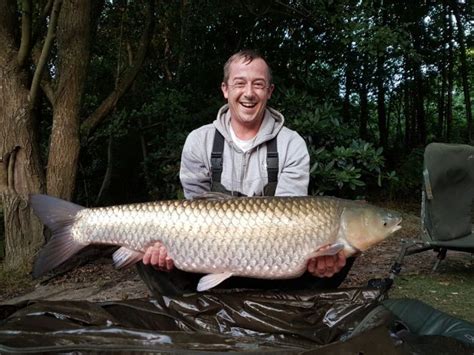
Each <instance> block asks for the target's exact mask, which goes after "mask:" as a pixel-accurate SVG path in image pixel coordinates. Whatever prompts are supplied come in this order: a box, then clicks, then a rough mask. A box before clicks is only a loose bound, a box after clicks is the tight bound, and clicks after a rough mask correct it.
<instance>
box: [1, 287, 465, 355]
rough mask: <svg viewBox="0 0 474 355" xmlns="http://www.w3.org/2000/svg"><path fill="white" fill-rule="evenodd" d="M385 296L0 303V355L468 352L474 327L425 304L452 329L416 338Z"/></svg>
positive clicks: (368, 291)
mask: <svg viewBox="0 0 474 355" xmlns="http://www.w3.org/2000/svg"><path fill="white" fill-rule="evenodd" d="M382 296H383V295H381V293H380V291H379V290H378V289H375V288H356V289H341V290H336V291H329V292H315V291H311V292H308V291H301V292H291V293H288V292H286V293H279V292H268V291H266V292H245V291H238V290H233V291H228V292H209V293H200V294H189V295H184V296H173V297H165V296H163V297H156V298H152V299H136V300H127V301H115V302H96V303H93V302H87V301H25V302H21V303H18V304H13V305H3V306H0V353H6V352H9V353H47V352H63V353H71V352H72V353H82V352H100V353H107V352H117V351H121V352H127V353H129V352H147V353H167V352H169V353H208V352H238V353H246V354H251V353H262V352H264V353H285V354H293V353H295V354H296V353H311V352H314V351H316V350H317V353H318V354H382V353H383V354H384V355H387V354H425V353H430V354H442V353H446V354H464V353H465V354H473V353H474V348H473V346H474V326H473V325H472V324H470V323H468V322H464V321H461V320H457V319H455V318H452V317H449V316H447V315H443V314H442V313H441V312H439V311H436V310H434V309H432V308H430V307H429V306H426V307H428V308H425V309H424V313H425V314H426V313H429V312H434V313H439V314H441V315H442V316H439V315H438V316H433V315H432V316H431V317H427V318H426V319H427V320H428V321H429V322H433V320H434V319H441V318H443V321H444V322H445V323H444V324H445V325H446V326H447V327H448V328H451V329H454V328H455V329H456V332H455V333H452V334H448V333H449V331H448V330H447V331H448V333H446V334H447V335H448V336H446V334H443V329H442V328H443V327H434V326H433V324H431V325H430V327H429V329H430V331H429V332H428V333H427V332H425V331H424V328H426V326H427V325H423V324H422V322H420V321H419V322H418V323H416V326H417V331H416V332H414V331H411V330H410V326H411V323H410V321H407V319H405V320H404V319H401V318H400V317H399V316H397V313H398V315H400V314H402V315H403V314H408V315H409V314H412V313H413V312H411V311H410V309H409V308H410V307H416V308H420V306H419V305H418V304H413V303H410V302H408V303H407V301H403V302H397V301H393V300H390V302H391V304H389V305H388V306H386V305H384V303H383V302H382V303H381V302H380V299H381V298H382ZM404 304H405V305H406V306H404ZM389 308H391V310H389ZM434 313H433V314H434ZM408 318H410V317H408ZM408 320H409V319H408ZM453 327H454V328H453ZM452 335H454V336H452ZM470 337H472V343H471V342H470V340H469V339H470Z"/></svg>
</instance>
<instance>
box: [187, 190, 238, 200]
mask: <svg viewBox="0 0 474 355" xmlns="http://www.w3.org/2000/svg"><path fill="white" fill-rule="evenodd" d="M230 198H234V196H231V195H227V194H224V193H222V192H213V191H210V192H204V193H203V194H201V195H198V196H194V197H193V200H227V199H230Z"/></svg>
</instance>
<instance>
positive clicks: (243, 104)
mask: <svg viewBox="0 0 474 355" xmlns="http://www.w3.org/2000/svg"><path fill="white" fill-rule="evenodd" d="M240 104H241V105H242V106H243V107H245V108H254V107H255V106H257V103H256V102H241V103H240Z"/></svg>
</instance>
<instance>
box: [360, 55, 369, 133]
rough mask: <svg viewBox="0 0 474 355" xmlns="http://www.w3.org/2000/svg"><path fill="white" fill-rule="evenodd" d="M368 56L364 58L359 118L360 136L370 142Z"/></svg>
mask: <svg viewBox="0 0 474 355" xmlns="http://www.w3.org/2000/svg"><path fill="white" fill-rule="evenodd" d="M367 62H368V59H367V55H364V56H363V68H362V78H361V80H360V84H359V96H360V117H359V136H360V138H362V139H364V140H368V138H369V137H368V136H369V134H368V131H367V125H368V122H369V99H368V95H369V65H368V63H367Z"/></svg>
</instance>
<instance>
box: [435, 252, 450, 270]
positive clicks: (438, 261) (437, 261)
mask: <svg viewBox="0 0 474 355" xmlns="http://www.w3.org/2000/svg"><path fill="white" fill-rule="evenodd" d="M447 252H448V249H446V248H441V249H439V252H438V256H437V260H436V262H435V264H434V266H433V269H432V271H433V272H434V271H436V269H437V268H438V266H439V264H440V263H441V261H442V260H444V259H445V258H446V253H447Z"/></svg>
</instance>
